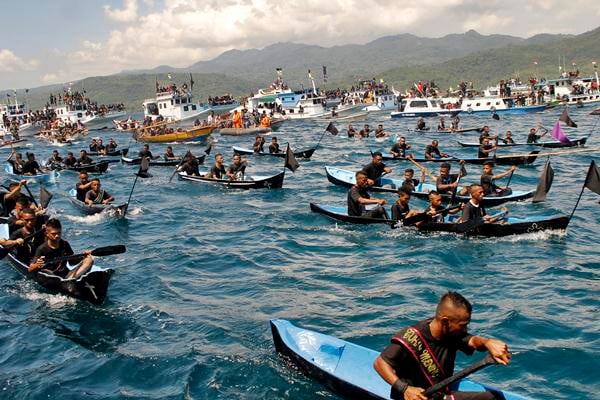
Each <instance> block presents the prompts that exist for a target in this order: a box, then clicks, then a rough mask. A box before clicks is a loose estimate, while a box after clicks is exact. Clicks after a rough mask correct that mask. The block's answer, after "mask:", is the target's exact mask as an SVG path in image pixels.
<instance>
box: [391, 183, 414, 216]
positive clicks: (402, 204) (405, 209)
mask: <svg viewBox="0 0 600 400" xmlns="http://www.w3.org/2000/svg"><path fill="white" fill-rule="evenodd" d="M409 202H410V191H406V190H405V189H404V188H401V189H398V200H396V203H395V204H394V205H393V206H392V219H393V220H395V221H403V220H404V219H405V218H410V217H412V216H414V215H416V214H418V212H416V211H414V210H411V209H410V205H409Z"/></svg>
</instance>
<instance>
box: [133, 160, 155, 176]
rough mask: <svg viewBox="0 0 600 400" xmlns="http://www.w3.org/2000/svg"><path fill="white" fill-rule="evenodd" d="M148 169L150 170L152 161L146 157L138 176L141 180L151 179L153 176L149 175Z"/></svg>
mask: <svg viewBox="0 0 600 400" xmlns="http://www.w3.org/2000/svg"><path fill="white" fill-rule="evenodd" d="M148 169H150V159H149V158H148V157H144V158H142V161H141V162H140V169H139V170H138V172H137V174H136V175H137V176H139V177H140V178H150V177H151V176H152V175H150V174H149V173H148Z"/></svg>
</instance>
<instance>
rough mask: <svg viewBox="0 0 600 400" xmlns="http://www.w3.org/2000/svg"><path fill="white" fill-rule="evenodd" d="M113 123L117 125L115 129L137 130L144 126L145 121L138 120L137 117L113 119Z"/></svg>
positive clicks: (122, 130) (120, 130) (124, 130)
mask: <svg viewBox="0 0 600 400" xmlns="http://www.w3.org/2000/svg"><path fill="white" fill-rule="evenodd" d="M112 122H113V124H114V125H115V130H116V131H119V132H135V131H137V130H138V129H140V128H141V127H142V123H143V121H138V120H135V119H131V118H129V119H122V120H118V119H113V121H112Z"/></svg>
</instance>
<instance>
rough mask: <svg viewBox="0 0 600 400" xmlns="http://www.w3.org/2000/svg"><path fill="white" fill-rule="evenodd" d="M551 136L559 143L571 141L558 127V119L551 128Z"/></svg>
mask: <svg viewBox="0 0 600 400" xmlns="http://www.w3.org/2000/svg"><path fill="white" fill-rule="evenodd" d="M552 137H553V138H554V139H556V140H558V141H559V142H561V143H565V144H569V143H571V141H570V140H569V138H568V137H567V136H566V135H565V133H564V132H563V131H562V129H561V128H560V122H559V121H556V124H554V128H552Z"/></svg>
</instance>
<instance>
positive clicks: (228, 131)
mask: <svg viewBox="0 0 600 400" xmlns="http://www.w3.org/2000/svg"><path fill="white" fill-rule="evenodd" d="M270 132H271V128H261V127H255V128H220V129H219V133H220V134H221V135H222V136H246V135H265V134H267V133H270Z"/></svg>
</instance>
